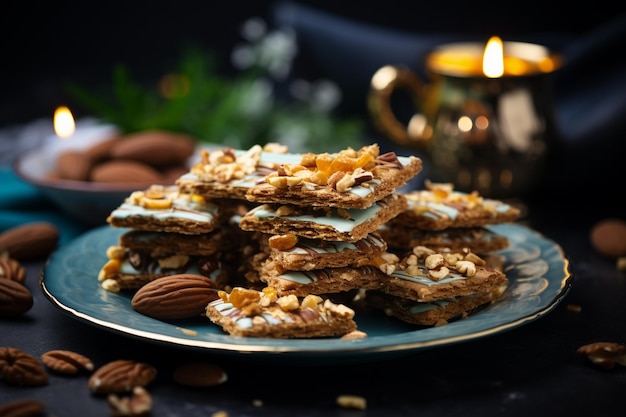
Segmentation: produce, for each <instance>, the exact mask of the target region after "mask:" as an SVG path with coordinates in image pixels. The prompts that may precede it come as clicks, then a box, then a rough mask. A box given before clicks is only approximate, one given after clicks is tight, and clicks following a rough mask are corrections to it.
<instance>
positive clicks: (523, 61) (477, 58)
mask: <svg viewBox="0 0 626 417" xmlns="http://www.w3.org/2000/svg"><path fill="white" fill-rule="evenodd" d="M487 58H489V59H490V60H487ZM498 59H499V60H500V61H499V62H498V61H497V60H498ZM494 60H495V61H494ZM494 65H495V66H501V69H502V71H501V72H499V73H496V74H499V75H495V76H494V75H491V73H489V66H491V67H492V68H493V66H494ZM426 66H427V67H428V69H429V70H431V71H432V72H434V73H442V74H447V75H451V76H459V77H488V78H497V77H499V76H502V77H518V76H526V75H533V74H541V73H549V72H552V71H554V70H556V69H557V68H559V67H560V66H561V62H560V59H559V58H558V57H557V56H555V55H553V54H551V53H550V51H549V50H548V49H547V48H546V47H544V46H541V45H536V44H531V43H524V42H502V40H501V39H500V38H498V37H497V36H494V37H492V38H490V39H489V41H488V42H487V44H486V45H483V44H479V43H475V42H474V43H470V42H464V43H453V44H448V45H444V46H442V47H440V48H437V49H436V50H435V51H433V53H432V54H430V55H429V56H428V59H427V62H426Z"/></svg>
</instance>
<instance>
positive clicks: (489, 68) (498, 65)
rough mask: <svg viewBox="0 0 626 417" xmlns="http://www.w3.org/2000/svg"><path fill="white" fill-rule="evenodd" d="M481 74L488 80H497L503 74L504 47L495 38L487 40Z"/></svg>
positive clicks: (497, 38) (500, 41) (498, 39)
mask: <svg viewBox="0 0 626 417" xmlns="http://www.w3.org/2000/svg"><path fill="white" fill-rule="evenodd" d="M483 73H484V74H485V76H487V77H489V78H498V77H501V76H502V74H504V47H503V45H502V39H500V38H499V37H497V36H492V37H491V38H489V41H488V42H487V45H486V46H485V53H484V54H483Z"/></svg>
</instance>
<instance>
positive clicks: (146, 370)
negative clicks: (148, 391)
mask: <svg viewBox="0 0 626 417" xmlns="http://www.w3.org/2000/svg"><path fill="white" fill-rule="evenodd" d="M156 376H157V371H156V369H155V368H154V367H153V366H152V365H149V364H147V363H142V362H136V361H132V360H125V359H120V360H116V361H113V362H109V363H107V364H105V365H103V366H101V367H100V368H98V369H97V370H96V371H95V372H94V373H93V374H92V375H91V377H89V381H88V382H87V385H88V387H89V390H91V392H94V393H98V394H111V393H121V392H127V391H131V390H132V389H133V388H135V387H145V386H146V385H148V384H150V383H151V382H152V381H154V379H155V378H156Z"/></svg>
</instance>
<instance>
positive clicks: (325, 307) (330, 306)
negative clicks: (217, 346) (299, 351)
mask: <svg viewBox="0 0 626 417" xmlns="http://www.w3.org/2000/svg"><path fill="white" fill-rule="evenodd" d="M219 294H220V298H219V299H217V300H215V301H212V302H210V303H209V304H208V305H207V307H206V316H207V317H208V318H209V319H210V320H211V321H212V322H213V323H215V324H217V325H218V326H220V327H222V329H223V330H224V331H225V332H226V333H228V334H230V335H233V336H244V337H271V338H280V339H290V338H316V337H336V336H343V335H344V334H347V333H350V332H352V331H354V330H356V328H357V325H356V322H355V321H354V310H352V309H351V308H349V307H347V306H345V305H343V304H335V303H333V302H332V301H330V300H329V299H324V298H322V297H319V296H315V295H309V296H306V297H302V298H298V297H296V296H293V295H292V296H279V295H278V294H277V293H276V291H274V289H273V288H271V287H266V288H264V289H263V290H261V291H257V290H253V289H248V288H242V287H235V288H233V289H232V290H231V291H230V292H229V293H227V292H225V291H220V292H219Z"/></svg>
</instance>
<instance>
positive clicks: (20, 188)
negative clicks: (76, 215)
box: [0, 165, 88, 246]
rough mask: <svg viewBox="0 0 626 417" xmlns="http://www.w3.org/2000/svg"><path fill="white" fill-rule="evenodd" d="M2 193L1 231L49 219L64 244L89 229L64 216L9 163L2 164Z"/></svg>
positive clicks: (0, 203) (0, 183)
mask: <svg viewBox="0 0 626 417" xmlns="http://www.w3.org/2000/svg"><path fill="white" fill-rule="evenodd" d="M0 196H1V197H0V232H4V231H5V230H7V229H10V228H13V227H15V226H20V225H22V224H26V223H30V222H36V221H47V222H50V223H52V224H54V225H55V226H56V227H57V228H58V229H59V246H62V245H64V244H65V243H67V242H69V241H70V240H72V239H74V238H75V237H77V236H78V235H80V234H82V233H84V232H85V231H87V229H88V227H86V226H84V225H81V224H79V223H78V222H76V221H75V220H73V219H71V218H69V217H68V216H66V215H64V214H63V213H62V212H61V211H60V210H59V209H57V208H56V207H55V206H54V205H53V204H52V203H51V202H50V201H49V200H48V199H47V198H46V197H45V196H44V195H42V194H41V192H39V190H37V188H36V187H34V186H33V185H31V184H28V183H26V182H24V181H22V180H21V179H19V178H18V177H17V176H16V175H15V172H14V171H13V169H12V168H11V167H10V166H4V165H3V166H0Z"/></svg>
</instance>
